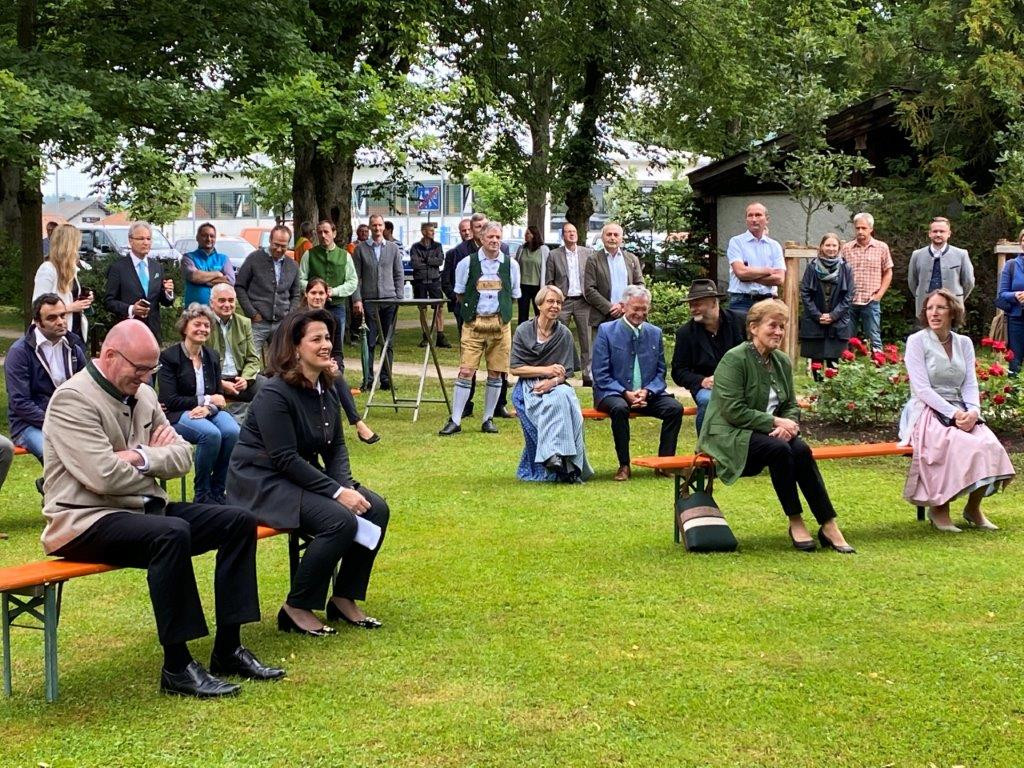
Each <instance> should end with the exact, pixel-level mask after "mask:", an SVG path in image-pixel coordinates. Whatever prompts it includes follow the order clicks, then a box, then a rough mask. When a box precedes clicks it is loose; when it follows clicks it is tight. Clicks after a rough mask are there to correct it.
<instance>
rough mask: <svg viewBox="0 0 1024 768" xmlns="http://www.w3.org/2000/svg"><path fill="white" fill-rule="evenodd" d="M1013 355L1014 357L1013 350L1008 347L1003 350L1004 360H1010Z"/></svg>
mask: <svg viewBox="0 0 1024 768" xmlns="http://www.w3.org/2000/svg"><path fill="white" fill-rule="evenodd" d="M1015 357H1016V355H1015V354H1013V350H1012V349H1008V350H1006V351H1005V352H1003V360H1005V361H1006V362H1010V361H1011V360H1013V358H1015Z"/></svg>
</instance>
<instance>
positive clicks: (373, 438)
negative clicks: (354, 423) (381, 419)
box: [356, 432, 380, 445]
mask: <svg viewBox="0 0 1024 768" xmlns="http://www.w3.org/2000/svg"><path fill="white" fill-rule="evenodd" d="M356 437H358V438H359V441H360V442H363V443H366V444H367V445H373V444H374V443H377V442H380V435H378V434H377V433H376V432H374V433H373V434H372V435H370V436H369V437H363V436H362V435H360V434H358V433H357V434H356Z"/></svg>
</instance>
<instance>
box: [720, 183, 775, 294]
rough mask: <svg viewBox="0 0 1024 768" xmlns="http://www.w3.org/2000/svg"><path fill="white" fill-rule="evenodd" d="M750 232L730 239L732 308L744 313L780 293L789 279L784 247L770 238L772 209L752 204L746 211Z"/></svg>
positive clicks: (727, 252) (728, 252)
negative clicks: (787, 278) (785, 280)
mask: <svg viewBox="0 0 1024 768" xmlns="http://www.w3.org/2000/svg"><path fill="white" fill-rule="evenodd" d="M746 221H747V231H746V232H744V233H743V234H741V235H736V236H735V237H733V238H730V240H729V247H728V249H727V250H726V258H727V259H728V260H729V309H732V310H736V311H739V312H743V313H744V314H745V313H746V312H747V310H749V309H750V308H751V307H752V306H754V304H756V303H757V302H759V301H763V300H764V299H770V298H772V297H773V296H775V295H776V294H777V293H778V290H779V289H778V286H780V285H782V281H783V279H785V277H786V262H785V259H783V256H782V246H781V245H779V244H778V242H777V241H775V240H772V239H771V238H770V237H768V235H767V232H768V210H767V209H766V208H765V207H764V206H763V205H762V204H761V203H751V204H750V205H748V206H747V210H746Z"/></svg>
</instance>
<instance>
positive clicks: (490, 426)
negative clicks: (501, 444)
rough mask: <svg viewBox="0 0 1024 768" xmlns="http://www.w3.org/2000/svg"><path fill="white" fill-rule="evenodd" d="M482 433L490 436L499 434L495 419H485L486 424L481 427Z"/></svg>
mask: <svg viewBox="0 0 1024 768" xmlns="http://www.w3.org/2000/svg"><path fill="white" fill-rule="evenodd" d="M480 431H481V432H486V433H487V434H489V435H496V434H498V428H497V427H496V426H494V419H484V423H483V424H481V425H480Z"/></svg>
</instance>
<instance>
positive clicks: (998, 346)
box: [992, 341, 1006, 352]
mask: <svg viewBox="0 0 1024 768" xmlns="http://www.w3.org/2000/svg"><path fill="white" fill-rule="evenodd" d="M992 349H994V350H995V351H996V352H1005V351H1006V342H1005V341H993V342H992Z"/></svg>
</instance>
